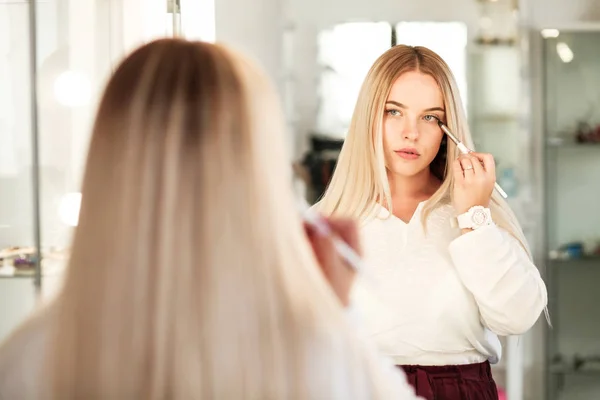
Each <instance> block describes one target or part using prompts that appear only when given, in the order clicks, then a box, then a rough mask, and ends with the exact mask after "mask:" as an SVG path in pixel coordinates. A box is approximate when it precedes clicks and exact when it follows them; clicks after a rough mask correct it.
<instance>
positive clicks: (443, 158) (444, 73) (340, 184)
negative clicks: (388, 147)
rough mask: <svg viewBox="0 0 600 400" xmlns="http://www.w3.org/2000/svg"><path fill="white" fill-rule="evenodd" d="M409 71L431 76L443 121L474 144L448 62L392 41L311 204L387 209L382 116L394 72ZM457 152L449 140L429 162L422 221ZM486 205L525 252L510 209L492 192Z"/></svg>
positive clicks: (340, 211) (360, 213)
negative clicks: (436, 181)
mask: <svg viewBox="0 0 600 400" xmlns="http://www.w3.org/2000/svg"><path fill="white" fill-rule="evenodd" d="M410 71H419V72H421V73H424V74H427V75H430V76H431V77H433V79H435V81H436V82H437V84H438V85H439V88H440V90H441V92H442V97H443V99H444V107H445V110H446V125H447V126H448V127H449V128H450V130H451V131H452V132H453V133H454V134H455V135H456V136H457V137H458V138H459V139H460V140H461V141H462V142H463V143H464V144H465V145H466V146H467V147H469V148H470V149H473V150H474V145H473V139H472V137H471V133H470V131H469V126H468V123H467V119H466V116H465V112H464V109H463V106H462V101H461V98H460V93H459V90H458V86H457V84H456V81H455V79H454V76H453V74H452V71H451V70H450V68H449V67H448V65H447V64H446V63H445V62H444V60H443V59H442V58H441V57H440V56H439V55H437V54H436V53H435V52H433V51H431V50H429V49H428V48H425V47H420V46H417V47H413V46H405V45H398V46H394V47H392V48H391V49H389V50H388V51H386V52H385V53H384V54H382V55H381V56H380V57H379V58H378V59H377V60H376V61H375V63H374V64H373V66H372V67H371V69H370V70H369V72H368V74H367V76H366V78H365V80H364V82H363V85H362V87H361V90H360V93H359V95H358V100H357V102H356V107H355V109H354V114H353V116H352V120H351V122H350V128H349V130H348V134H347V136H346V140H345V141H344V144H343V146H342V150H341V152H340V155H339V158H338V162H337V166H336V168H335V171H334V173H333V177H332V179H331V182H330V183H329V185H328V187H327V190H326V191H325V194H324V195H323V197H322V199H321V200H320V201H319V202H318V205H317V208H318V209H319V211H320V212H322V213H324V214H327V215H333V214H335V215H343V216H347V217H353V218H358V219H360V220H362V221H365V222H366V221H368V220H369V219H370V218H372V217H373V215H374V213H373V211H374V209H375V207H376V205H377V204H381V205H384V206H385V207H387V208H388V209H389V210H390V211H392V210H391V207H392V199H391V192H390V186H389V182H388V177H387V172H386V166H385V160H384V155H383V154H384V153H383V132H382V130H383V129H382V125H383V116H384V111H385V102H386V100H387V98H388V95H389V93H390V90H391V88H392V85H393V84H394V82H395V81H396V79H397V78H398V77H399V76H400V75H402V74H404V73H406V72H410ZM444 152H445V153H444ZM458 155H459V151H458V149H457V147H456V145H454V143H453V142H451V141H449V142H448V145H447V146H443V147H442V148H441V150H440V153H439V154H438V155H437V156H436V159H435V160H434V162H433V163H432V172H433V173H434V174H435V175H437V177H438V178H440V179H441V180H442V185H441V186H440V188H439V189H438V190H437V191H436V192H435V193H434V194H433V196H431V198H430V199H429V200H428V201H427V202H426V204H425V205H424V207H423V213H422V221H423V224H424V225H425V226H426V224H425V221H426V219H427V217H428V216H429V214H430V213H431V212H432V211H433V210H434V209H436V208H437V207H440V206H441V205H444V204H448V203H450V202H451V201H452V188H453V186H454V175H453V172H452V165H451V162H452V161H453V160H455V159H456V157H458ZM434 164H435V165H434ZM440 164H441V165H440ZM434 168H435V170H434ZM490 209H491V212H492V217H493V219H494V221H495V222H496V223H497V224H498V225H499V226H500V227H502V228H504V229H506V230H507V231H508V232H510V233H511V234H512V235H513V236H515V237H516V238H517V239H518V240H519V242H520V243H521V244H522V246H523V247H524V248H525V249H526V251H527V252H528V253H530V251H529V247H528V245H527V241H526V239H525V236H524V234H523V231H522V229H521V226H520V225H519V223H518V221H517V219H516V217H515V215H514V213H513V212H512V210H511V209H510V207H509V206H508V204H507V203H506V201H504V199H503V198H502V197H501V196H499V195H498V194H497V193H496V192H494V194H493V196H492V201H491V205H490Z"/></svg>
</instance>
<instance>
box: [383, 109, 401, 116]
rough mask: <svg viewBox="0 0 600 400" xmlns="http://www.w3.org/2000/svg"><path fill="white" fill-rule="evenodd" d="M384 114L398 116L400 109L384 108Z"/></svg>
mask: <svg viewBox="0 0 600 400" xmlns="http://www.w3.org/2000/svg"><path fill="white" fill-rule="evenodd" d="M385 112H386V114H388V115H391V116H392V117H398V116H400V115H402V114H401V113H400V110H385Z"/></svg>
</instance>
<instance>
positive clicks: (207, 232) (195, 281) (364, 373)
mask: <svg viewBox="0 0 600 400" xmlns="http://www.w3.org/2000/svg"><path fill="white" fill-rule="evenodd" d="M283 126H284V125H283V123H282V113H281V111H280V110H279V108H278V102H277V99H276V97H275V95H274V91H273V89H272V88H271V85H270V84H269V82H268V81H267V80H266V79H265V77H264V76H263V74H262V73H261V72H260V71H259V70H257V68H256V67H255V66H254V65H253V64H252V63H250V62H248V61H246V60H245V59H244V58H243V57H241V56H240V55H238V54H237V53H234V52H233V51H231V50H228V49H226V48H224V47H221V46H216V45H211V44H207V43H189V42H185V41H182V40H173V39H171V40H168V39H165V40H160V41H156V42H153V43H150V44H147V45H145V46H143V47H142V48H140V49H138V50H137V51H135V52H134V53H133V54H132V55H130V56H129V57H128V58H127V59H126V60H125V61H124V62H123V63H122V64H121V65H120V66H119V67H118V69H117V70H116V72H115V74H114V75H113V76H112V78H111V79H110V82H109V83H108V86H107V88H106V91H105V93H104V96H103V98H102V101H101V103H100V107H99V111H98V114H97V118H96V122H95V126H94V130H93V135H92V139H91V144H90V150H89V156H88V162H87V167H86V172H85V177H84V182H83V191H82V198H83V202H82V205H81V214H80V218H79V226H78V228H77V231H76V234H75V237H74V241H73V245H72V251H71V258H70V263H69V268H68V271H67V276H66V279H65V284H64V287H63V290H62V292H61V293H60V295H59V296H58V298H57V299H56V301H55V302H54V303H53V304H52V305H51V306H49V307H48V308H47V309H45V310H42V311H41V312H40V313H39V314H38V315H37V316H35V317H34V318H32V319H31V320H30V321H28V322H27V323H26V324H25V325H24V326H23V327H22V328H21V329H19V331H18V332H16V333H15V334H14V335H13V336H12V337H11V338H10V339H9V340H8V341H7V342H6V343H5V344H4V346H3V347H2V349H1V350H0V398H6V399H11V400H12V399H20V398H23V399H42V398H43V399H61V400H64V399H67V400H68V399H295V398H298V399H389V398H399V399H414V398H415V397H414V394H413V393H414V391H413V389H412V388H410V387H409V386H408V384H407V383H406V381H405V379H404V377H403V376H402V374H398V373H397V371H396V369H395V368H394V367H393V366H392V365H391V364H390V365H389V368H387V369H386V365H385V364H384V363H382V362H380V361H379V360H378V359H377V358H376V357H374V356H373V353H370V352H369V351H368V349H365V348H364V346H363V345H362V344H361V342H360V341H359V340H358V339H357V338H356V336H355V335H354V334H353V332H352V331H351V329H350V327H349V326H348V324H347V322H346V321H345V315H344V309H343V307H342V302H343V303H347V294H348V292H349V285H350V283H351V279H349V278H348V275H347V274H346V275H344V274H342V275H343V276H341V278H340V276H339V274H341V273H342V271H341V270H340V269H339V267H340V265H339V264H340V260H339V258H337V259H336V257H335V254H334V253H332V249H333V248H332V246H331V243H330V241H329V240H328V239H327V240H325V239H324V238H323V237H321V238H316V237H315V234H316V233H314V232H312V231H311V238H312V241H313V242H314V243H315V244H316V247H315V250H316V253H317V257H318V258H319V260H321V263H325V264H327V265H325V266H324V267H323V269H324V270H325V272H326V275H327V278H328V279H330V280H332V281H334V282H332V285H333V288H334V290H335V293H336V294H338V296H339V297H340V298H339V299H338V298H336V296H335V294H334V290H332V288H331V287H330V286H329V285H328V283H327V281H326V280H325V279H324V275H323V274H322V273H321V271H320V270H319V266H318V265H317V257H315V254H314V253H313V250H312V248H311V245H310V243H309V241H308V240H307V237H306V233H305V231H304V229H303V225H302V222H301V219H300V217H299V215H298V214H297V209H296V207H295V201H294V197H293V192H292V190H291V176H290V175H291V173H288V172H291V164H290V163H289V161H288V160H287V159H286V157H285V156H284V155H283V154H284V152H283V149H284V145H283V139H284V138H283V132H284V129H283ZM344 224H346V226H345V227H344V226H343V225H344ZM330 225H331V226H330V228H329V229H330V230H332V231H336V232H342V233H346V234H347V233H351V227H348V225H347V223H344V222H343V221H342V222H335V221H334V222H332V223H331V224H330ZM317 233H318V232H317ZM351 244H352V243H351ZM354 246H355V247H356V243H354ZM336 263H337V264H338V265H337V267H338V268H337V270H336ZM332 271H333V272H334V273H331V272H332ZM336 271H337V272H336ZM335 274H338V275H337V276H336V275H335Z"/></svg>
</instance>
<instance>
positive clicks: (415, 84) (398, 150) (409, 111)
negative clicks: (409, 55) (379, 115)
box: [383, 71, 445, 177]
mask: <svg viewBox="0 0 600 400" xmlns="http://www.w3.org/2000/svg"><path fill="white" fill-rule="evenodd" d="M435 117H437V118H439V119H440V120H442V121H444V120H445V110H444V100H443V97H442V92H441V90H440V88H439V86H438V84H437V83H436V81H435V80H434V79H433V78H432V77H431V76H430V75H426V74H423V73H421V72H418V71H413V72H406V73H404V74H402V75H400V77H399V78H398V79H396V81H395V82H394V84H393V86H392V89H391V91H390V94H389V96H388V98H387V101H386V104H385V114H384V117H383V149H384V153H385V162H386V167H387V169H388V170H389V171H390V172H391V173H392V174H394V175H397V176H403V177H411V176H415V175H418V174H419V173H422V172H423V171H425V170H428V169H429V165H430V164H431V162H432V161H433V159H434V158H435V156H436V155H437V153H438V151H439V149H440V144H441V142H442V138H443V135H444V133H443V132H442V130H441V128H440V127H439V125H438V121H437V120H436V118H435Z"/></svg>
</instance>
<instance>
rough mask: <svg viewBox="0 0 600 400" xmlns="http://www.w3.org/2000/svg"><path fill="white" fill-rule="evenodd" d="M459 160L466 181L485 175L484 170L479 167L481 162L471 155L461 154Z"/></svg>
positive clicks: (481, 166)
mask: <svg viewBox="0 0 600 400" xmlns="http://www.w3.org/2000/svg"><path fill="white" fill-rule="evenodd" d="M459 159H460V165H461V166H462V169H463V173H464V175H465V178H466V179H467V180H469V179H472V178H476V177H480V176H483V175H485V169H484V167H483V165H481V161H479V158H477V157H476V156H475V155H473V154H472V153H469V154H462V155H461V156H460V157H459Z"/></svg>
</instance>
